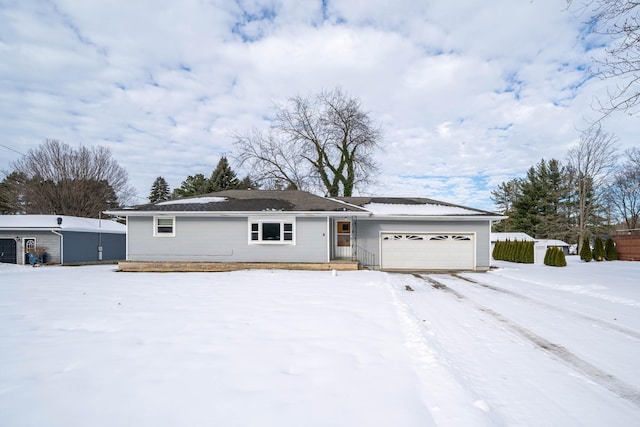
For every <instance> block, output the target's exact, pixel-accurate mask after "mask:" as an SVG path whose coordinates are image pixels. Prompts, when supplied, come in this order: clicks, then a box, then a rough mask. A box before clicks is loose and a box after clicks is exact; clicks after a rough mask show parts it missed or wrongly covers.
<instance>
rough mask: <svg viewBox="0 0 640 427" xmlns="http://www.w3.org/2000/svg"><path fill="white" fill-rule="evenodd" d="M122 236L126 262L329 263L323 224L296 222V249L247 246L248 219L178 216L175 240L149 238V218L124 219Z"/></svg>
mask: <svg viewBox="0 0 640 427" xmlns="http://www.w3.org/2000/svg"><path fill="white" fill-rule="evenodd" d="M262 217H264V216H262ZM277 219H280V218H279V217H277V216H274V220H277ZM127 233H128V241H127V245H128V248H127V259H128V260H130V261H202V262H225V261H226V262H327V261H328V248H327V244H328V243H327V240H328V239H327V236H326V233H327V219H326V218H312V217H308V218H297V219H296V233H295V240H296V244H295V245H286V244H282V245H277V244H271V245H269V244H249V222H248V218H247V217H239V218H234V217H228V218H211V217H180V216H177V217H176V223H175V236H174V237H154V236H153V217H151V216H150V217H129V218H128V224H127Z"/></svg>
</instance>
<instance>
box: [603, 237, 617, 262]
mask: <svg viewBox="0 0 640 427" xmlns="http://www.w3.org/2000/svg"><path fill="white" fill-rule="evenodd" d="M604 253H605V255H604V257H605V258H606V260H607V261H615V260H617V259H618V251H616V244H615V242H614V241H613V238H612V237H609V238H608V239H607V242H606V243H605V245H604Z"/></svg>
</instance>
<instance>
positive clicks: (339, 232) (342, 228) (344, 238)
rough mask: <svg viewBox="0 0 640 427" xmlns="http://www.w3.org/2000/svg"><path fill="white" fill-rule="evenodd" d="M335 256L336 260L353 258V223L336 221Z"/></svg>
mask: <svg viewBox="0 0 640 427" xmlns="http://www.w3.org/2000/svg"><path fill="white" fill-rule="evenodd" d="M334 255H335V257H336V258H351V256H352V255H353V250H352V249H351V221H336V238H335V248H334Z"/></svg>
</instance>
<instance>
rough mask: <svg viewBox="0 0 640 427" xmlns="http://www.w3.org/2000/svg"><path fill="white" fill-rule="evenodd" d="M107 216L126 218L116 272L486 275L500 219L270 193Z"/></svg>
mask: <svg viewBox="0 0 640 427" xmlns="http://www.w3.org/2000/svg"><path fill="white" fill-rule="evenodd" d="M108 213H109V214H110V215H118V216H125V217H126V218H127V257H126V259H127V262H124V263H121V264H120V268H121V269H125V270H145V269H146V270H161V271H162V270H172V269H181V270H190V269H194V270H200V269H203V270H215V269H216V266H211V265H207V266H206V267H205V265H204V264H211V263H217V264H219V265H218V267H220V269H233V268H243V267H244V268H248V267H254V265H253V263H262V264H261V266H266V265H265V263H269V264H270V266H273V267H274V268H278V267H277V266H278V265H279V266H280V268H311V266H312V265H314V266H315V268H324V269H330V268H339V266H340V265H341V263H344V264H343V265H342V266H343V267H344V266H345V265H347V266H348V267H345V268H357V267H358V264H359V265H360V266H364V267H367V268H374V269H384V270H477V271H483V270H487V269H488V268H489V266H490V260H491V253H490V239H489V236H490V230H491V223H492V222H493V221H496V220H500V219H503V218H504V217H503V216H500V215H498V214H495V213H491V212H487V211H481V210H477V209H471V208H465V207H461V206H456V205H452V204H448V203H443V202H438V201H435V200H430V199H422V198H378V197H344V198H326V197H320V196H315V195H313V194H310V193H307V192H304V191H275V190H274V191H266V190H229V191H221V192H218V193H212V194H210V195H207V196H201V197H195V198H187V199H180V200H172V201H166V202H159V203H153V204H147V205H142V206H138V207H135V208H131V209H123V210H117V211H116V210H114V211H109V212H108ZM196 263H199V264H196ZM230 263H235V265H233V266H230ZM222 264H224V265H225V266H224V267H223V266H222ZM259 266H260V265H259Z"/></svg>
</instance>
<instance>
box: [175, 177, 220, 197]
mask: <svg viewBox="0 0 640 427" xmlns="http://www.w3.org/2000/svg"><path fill="white" fill-rule="evenodd" d="M207 193H211V182H210V181H209V180H208V179H207V178H205V176H204V175H203V174H201V173H198V174H195V175H193V176H191V175H189V176H188V177H187V179H185V180H184V181H182V184H181V185H180V188H176V189H175V190H173V198H178V197H192V196H199V195H202V194H207Z"/></svg>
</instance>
